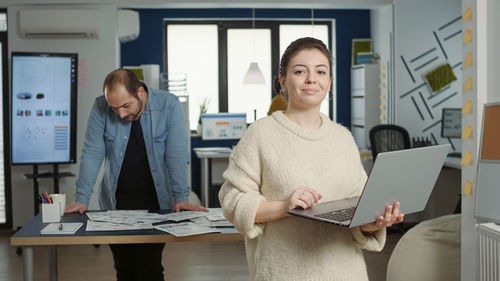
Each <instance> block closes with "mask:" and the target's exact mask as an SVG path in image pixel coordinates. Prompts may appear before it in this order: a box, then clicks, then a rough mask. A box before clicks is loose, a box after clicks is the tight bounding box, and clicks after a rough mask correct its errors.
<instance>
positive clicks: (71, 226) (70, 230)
mask: <svg viewBox="0 0 500 281" xmlns="http://www.w3.org/2000/svg"><path fill="white" fill-rule="evenodd" d="M82 225H83V223H81V222H65V223H49V224H48V225H47V226H45V227H44V228H43V229H42V230H40V234H63V235H70V234H75V233H76V231H77V230H78V229H79V228H80V227H81V226H82ZM60 226H62V228H61V229H59V228H60Z"/></svg>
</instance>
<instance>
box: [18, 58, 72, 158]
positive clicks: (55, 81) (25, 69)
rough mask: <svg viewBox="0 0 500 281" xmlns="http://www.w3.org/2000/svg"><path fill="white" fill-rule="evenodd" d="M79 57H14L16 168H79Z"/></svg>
mask: <svg viewBox="0 0 500 281" xmlns="http://www.w3.org/2000/svg"><path fill="white" fill-rule="evenodd" d="M77 62H78V56H77V54H65V53H22V52H12V60H11V63H12V91H11V117H12V119H11V120H12V121H11V155H12V160H11V161H12V164H43V163H75V162H76V160H75V157H76V153H75V150H76V147H75V146H76V89H77V73H78V70H77Z"/></svg>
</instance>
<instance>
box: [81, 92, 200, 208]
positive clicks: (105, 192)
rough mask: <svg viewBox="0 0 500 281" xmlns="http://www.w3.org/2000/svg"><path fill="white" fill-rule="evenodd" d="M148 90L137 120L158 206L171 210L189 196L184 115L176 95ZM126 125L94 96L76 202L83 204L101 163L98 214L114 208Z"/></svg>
mask: <svg viewBox="0 0 500 281" xmlns="http://www.w3.org/2000/svg"><path fill="white" fill-rule="evenodd" d="M146 87H147V86H146ZM147 91H148V100H147V104H146V109H145V110H144V112H143V114H142V115H141V119H140V122H141V127H142V132H143V134H144V142H145V144H146V152H147V155H148V161H149V167H150V169H151V175H152V176H153V181H154V184H155V189H156V194H157V196H158V202H159V204H160V208H162V209H172V208H173V205H174V204H175V203H177V202H185V201H186V202H187V201H188V196H189V192H190V188H189V187H188V186H187V167H188V166H187V165H188V163H189V157H188V147H187V144H188V141H187V133H186V128H185V122H184V111H183V109H182V106H181V104H180V102H179V98H178V97H177V96H175V95H173V94H171V93H167V92H165V91H160V90H156V89H152V88H147ZM131 125H132V123H131V122H127V121H125V120H123V119H121V118H120V117H119V116H118V115H117V114H116V113H115V112H114V111H113V110H112V109H111V107H109V105H108V103H107V101H106V98H105V97H104V96H100V97H97V98H96V100H95V102H94V105H93V107H92V110H91V112H90V116H89V120H88V124H87V132H86V134H85V142H84V144H83V149H82V155H81V159H80V173H79V175H78V179H77V181H76V193H75V203H81V204H85V205H87V206H88V204H89V200H90V195H91V194H92V191H93V187H94V184H95V182H96V180H97V176H98V173H99V170H100V169H101V164H102V161H103V160H104V176H103V178H102V181H101V183H100V191H99V192H100V194H99V204H100V206H101V208H102V209H103V210H114V209H116V199H115V192H116V187H117V184H118V177H119V175H120V170H121V165H122V162H123V158H124V156H125V150H126V149H127V143H128V138H129V134H130V128H131Z"/></svg>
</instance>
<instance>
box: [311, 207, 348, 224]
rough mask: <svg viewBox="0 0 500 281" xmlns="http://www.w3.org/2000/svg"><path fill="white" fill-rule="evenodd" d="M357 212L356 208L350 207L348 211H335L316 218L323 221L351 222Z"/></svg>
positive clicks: (318, 215)
mask: <svg viewBox="0 0 500 281" xmlns="http://www.w3.org/2000/svg"><path fill="white" fill-rule="evenodd" d="M355 210H356V207H350V208H347V209H341V210H335V211H332V212H328V213H322V214H317V215H314V216H315V217H318V218H322V219H328V220H334V221H339V222H343V221H349V220H351V219H352V216H353V215H354V211H355Z"/></svg>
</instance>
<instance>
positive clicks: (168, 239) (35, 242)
mask: <svg viewBox="0 0 500 281" xmlns="http://www.w3.org/2000/svg"><path fill="white" fill-rule="evenodd" d="M62 221H63V222H83V226H82V227H81V228H80V229H79V230H78V231H77V232H76V233H75V234H74V235H40V230H41V229H42V228H43V226H44V224H43V223H42V216H41V214H38V215H37V216H36V217H34V218H33V219H32V220H31V221H30V222H29V223H28V224H26V225H25V226H24V227H23V228H21V229H20V230H19V231H18V232H16V233H15V234H14V235H13V236H12V237H11V238H10V244H11V245H12V246H20V247H22V248H23V260H24V265H23V270H24V280H25V281H33V280H34V274H33V246H49V280H51V281H57V278H58V277H57V246H59V245H87V244H88V245H99V244H142V243H172V242H217V241H240V240H243V236H242V235H241V234H240V233H238V232H237V231H236V230H235V229H234V228H221V229H218V230H220V231H221V233H212V234H201V235H192V236H185V237H176V236H173V235H170V234H168V233H165V232H162V231H159V230H156V229H148V230H127V231H105V232H102V231H100V232H86V231H85V228H86V226H87V215H85V214H83V215H81V214H78V213H73V214H66V215H64V217H63V218H62Z"/></svg>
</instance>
